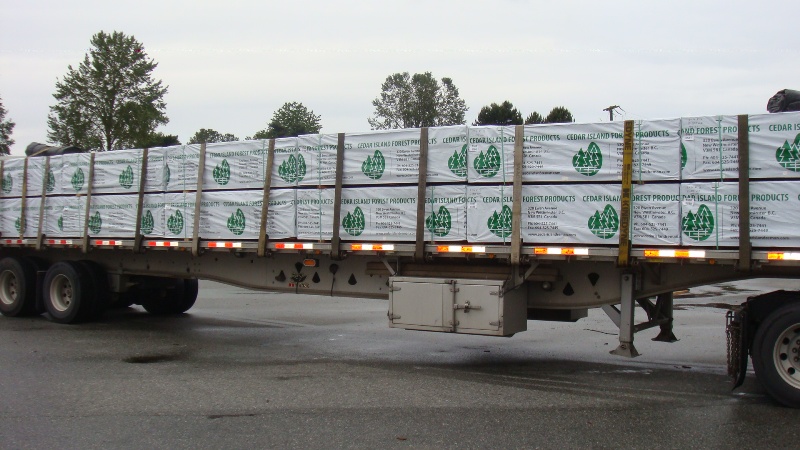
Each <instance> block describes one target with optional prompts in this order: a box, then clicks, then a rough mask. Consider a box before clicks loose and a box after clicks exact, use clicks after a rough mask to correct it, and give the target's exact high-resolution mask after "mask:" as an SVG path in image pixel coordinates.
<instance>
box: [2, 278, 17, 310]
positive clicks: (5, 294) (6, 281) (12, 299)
mask: <svg viewBox="0 0 800 450" xmlns="http://www.w3.org/2000/svg"><path fill="white" fill-rule="evenodd" d="M16 301H17V277H16V276H15V275H14V272H12V271H10V270H5V271H3V273H2V274H0V302H3V304H4V305H8V306H11V305H13V304H14V303H16Z"/></svg>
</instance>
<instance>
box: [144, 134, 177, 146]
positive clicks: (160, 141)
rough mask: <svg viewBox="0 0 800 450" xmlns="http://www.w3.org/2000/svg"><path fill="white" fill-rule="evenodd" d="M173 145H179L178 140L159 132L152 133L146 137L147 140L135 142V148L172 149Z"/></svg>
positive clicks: (175, 136)
mask: <svg viewBox="0 0 800 450" xmlns="http://www.w3.org/2000/svg"><path fill="white" fill-rule="evenodd" d="M173 145H181V141H180V139H178V136H177V135H174V134H164V133H161V132H158V133H153V134H151V135H150V136H148V137H147V140H145V141H140V142H137V143H136V144H135V145H134V147H135V148H155V147H172V146H173Z"/></svg>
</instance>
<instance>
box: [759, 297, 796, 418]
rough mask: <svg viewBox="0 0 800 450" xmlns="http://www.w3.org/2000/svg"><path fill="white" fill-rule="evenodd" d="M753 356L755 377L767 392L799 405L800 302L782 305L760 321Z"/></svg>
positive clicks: (787, 404)
mask: <svg viewBox="0 0 800 450" xmlns="http://www.w3.org/2000/svg"><path fill="white" fill-rule="evenodd" d="M752 356H753V368H754V369H755V372H756V377H757V378H758V380H759V381H760V382H761V385H762V386H764V389H766V391H767V393H769V394H770V395H771V396H772V398H774V399H775V400H777V401H778V402H780V403H782V404H784V405H786V406H789V407H792V408H800V304H797V303H793V304H789V305H786V306H784V307H782V308H779V309H777V310H775V311H773V312H772V313H771V314H770V315H769V316H767V318H766V319H764V321H763V322H761V324H760V325H759V327H758V330H757V331H756V335H755V339H754V341H753V353H752Z"/></svg>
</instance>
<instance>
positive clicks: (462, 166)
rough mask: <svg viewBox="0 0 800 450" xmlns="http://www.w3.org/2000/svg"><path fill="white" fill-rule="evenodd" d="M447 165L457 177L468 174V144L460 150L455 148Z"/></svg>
mask: <svg viewBox="0 0 800 450" xmlns="http://www.w3.org/2000/svg"><path fill="white" fill-rule="evenodd" d="M447 167H449V168H450V172H453V174H454V175H455V176H457V177H462V178H463V177H465V176H467V144H464V146H463V147H461V151H460V152H459V151H456V150H453V156H451V157H450V159H448V160H447Z"/></svg>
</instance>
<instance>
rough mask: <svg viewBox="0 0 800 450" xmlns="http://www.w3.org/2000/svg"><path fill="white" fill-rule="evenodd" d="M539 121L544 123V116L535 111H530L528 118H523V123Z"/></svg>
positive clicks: (528, 123) (533, 123) (537, 122)
mask: <svg viewBox="0 0 800 450" xmlns="http://www.w3.org/2000/svg"><path fill="white" fill-rule="evenodd" d="M540 123H544V117H542V115H541V114H539V113H538V112H536V111H534V112H532V113H531V114H530V115H529V116H528V118H527V119H525V125H537V124H540Z"/></svg>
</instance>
